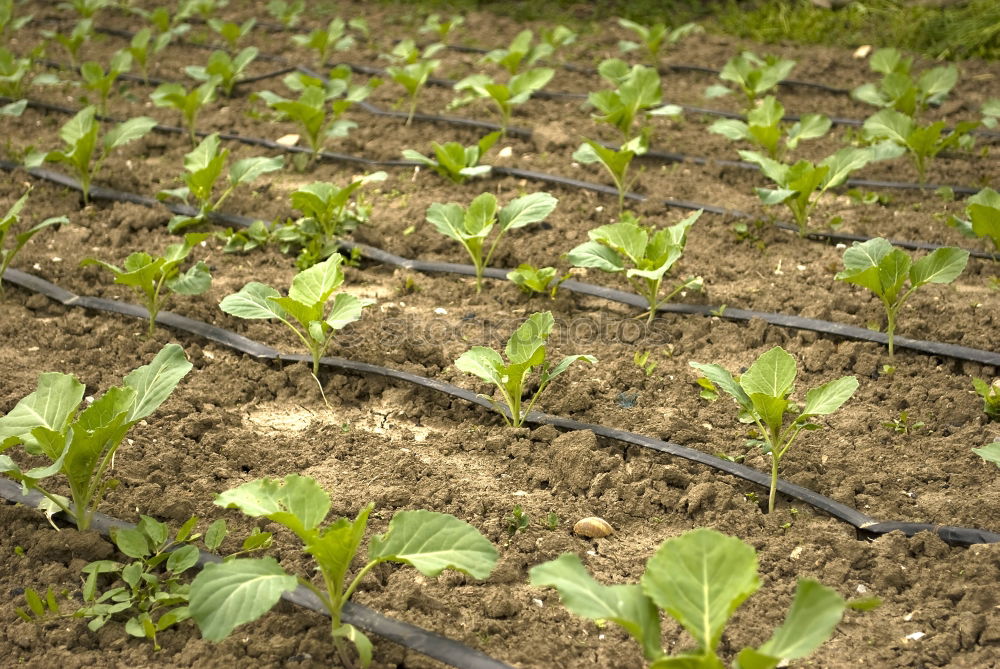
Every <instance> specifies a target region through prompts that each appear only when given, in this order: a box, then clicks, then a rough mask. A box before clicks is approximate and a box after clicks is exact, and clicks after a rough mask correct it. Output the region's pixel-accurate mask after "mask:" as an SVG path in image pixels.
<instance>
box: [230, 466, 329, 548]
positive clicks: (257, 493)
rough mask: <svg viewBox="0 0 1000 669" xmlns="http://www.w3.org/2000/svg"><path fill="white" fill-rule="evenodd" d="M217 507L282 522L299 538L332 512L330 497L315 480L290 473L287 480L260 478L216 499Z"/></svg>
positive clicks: (232, 489)
mask: <svg viewBox="0 0 1000 669" xmlns="http://www.w3.org/2000/svg"><path fill="white" fill-rule="evenodd" d="M215 504H216V505H217V506H221V507H223V508H226V509H228V508H236V509H239V510H240V511H242V512H243V513H245V514H246V515H248V516H252V517H255V518H258V517H264V518H268V519H270V520H273V521H275V522H277V523H281V524H282V525H284V526H285V527H288V528H289V529H291V530H292V531H293V532H295V533H296V534H298V535H299V536H303V534H304V533H305V532H307V531H310V530H314V529H315V528H316V527H317V526H318V525H319V524H320V523H321V522H323V519H324V518H326V515H327V513H329V511H330V496H329V495H328V494H327V493H326V491H325V490H323V488H321V487H320V486H319V484H318V483H316V481H315V480H314V479H312V478H309V477H307V476H300V475H298V474H289V475H288V476H286V477H285V479H284V481H283V482H282V481H277V480H272V479H256V480H254V481H250V482H248V483H244V484H243V485H241V486H238V487H236V488H231V489H229V490H226V491H225V492H222V493H220V494H218V495H216V497H215Z"/></svg>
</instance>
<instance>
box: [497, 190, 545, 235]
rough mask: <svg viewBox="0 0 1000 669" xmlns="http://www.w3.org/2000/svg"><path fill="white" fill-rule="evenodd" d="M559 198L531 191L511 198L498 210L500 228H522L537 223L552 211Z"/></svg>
mask: <svg viewBox="0 0 1000 669" xmlns="http://www.w3.org/2000/svg"><path fill="white" fill-rule="evenodd" d="M558 203H559V200H557V199H556V198H554V197H553V196H551V195H549V194H548V193H531V194H530V195H525V196H523V197H519V198H516V199H514V200H511V201H510V202H509V203H508V204H507V206H505V207H504V208H503V209H501V210H500V214H499V222H500V230H513V229H515V228H523V227H524V226H526V225H529V224H531V223H538V222H539V221H543V220H545V218H546V217H547V216H548V215H549V214H551V213H552V211H553V210H554V209H555V208H556V204H558Z"/></svg>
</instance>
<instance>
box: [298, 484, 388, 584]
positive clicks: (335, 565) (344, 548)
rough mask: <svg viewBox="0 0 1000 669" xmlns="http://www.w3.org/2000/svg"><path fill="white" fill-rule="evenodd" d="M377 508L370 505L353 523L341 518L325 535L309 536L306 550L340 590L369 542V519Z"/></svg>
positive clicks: (363, 509)
mask: <svg viewBox="0 0 1000 669" xmlns="http://www.w3.org/2000/svg"><path fill="white" fill-rule="evenodd" d="M374 508H375V504H374V503H369V504H366V505H365V506H364V507H363V508H362V509H361V510H360V511H358V515H357V517H356V518H355V519H354V520H353V521H350V520H348V519H347V518H338V519H337V520H336V522H334V523H331V524H330V526H329V527H327V528H326V529H325V530H323V531H322V532H311V533H309V536H308V540H307V541H305V550H306V552H308V553H309V554H310V555H312V556H313V557H314V558H316V562H317V563H318V564H319V566H320V569H322V570H323V574H324V577H325V578H327V579H329V581H330V582H331V583H336V584H338V586H339V584H342V583H343V582H344V577H345V576H346V575H347V570H348V569H349V568H350V566H351V561H352V560H354V557H355V556H356V555H357V553H358V547H359V546H361V542H362V541H363V540H364V538H365V529H366V528H367V527H368V516H369V515H370V514H371V512H372V509H374Z"/></svg>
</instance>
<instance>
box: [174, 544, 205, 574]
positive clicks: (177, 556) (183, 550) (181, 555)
mask: <svg viewBox="0 0 1000 669" xmlns="http://www.w3.org/2000/svg"><path fill="white" fill-rule="evenodd" d="M199 557H200V553H199V551H198V548H197V547H195V546H191V545H190V544H189V545H187V546H181V547H180V548H178V549H176V550H174V551H172V552H171V553H170V557H168V558H167V569H169V570H170V571H172V572H173V573H175V574H181V573H183V572H185V571H187V570H188V569H190V568H191V567H193V566H195V565H196V564H197V563H198V558H199Z"/></svg>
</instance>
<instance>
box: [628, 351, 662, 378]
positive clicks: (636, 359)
mask: <svg viewBox="0 0 1000 669" xmlns="http://www.w3.org/2000/svg"><path fill="white" fill-rule="evenodd" d="M649 354H650V352H649V351H636V352H635V353H634V354H633V355H632V363H633V364H634V365H635V366H636V367H638V368H639V369H641V370H642V372H643V374H645V375H646V376H652V375H653V372H654V371H655V370H656V368H657V366H658V365H659V363H657V362H656V361H655V360H654V361H652V362H650V361H649Z"/></svg>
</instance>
